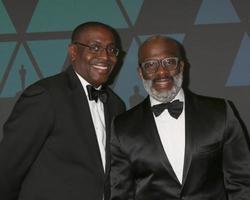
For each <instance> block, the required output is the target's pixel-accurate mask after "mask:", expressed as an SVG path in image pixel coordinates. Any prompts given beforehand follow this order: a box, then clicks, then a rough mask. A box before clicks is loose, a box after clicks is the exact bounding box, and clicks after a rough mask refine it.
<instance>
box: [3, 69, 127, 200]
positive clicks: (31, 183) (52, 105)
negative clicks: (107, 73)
mask: <svg viewBox="0 0 250 200" xmlns="http://www.w3.org/2000/svg"><path fill="white" fill-rule="evenodd" d="M107 93H108V101H107V103H105V104H104V115H105V122H106V134H107V141H109V139H110V134H109V133H110V126H111V119H112V118H113V117H114V116H115V115H117V114H119V113H121V112H123V111H124V109H125V105H124V103H123V102H122V101H121V100H120V98H119V97H118V96H116V95H115V94H114V93H113V92H112V91H111V90H110V89H109V88H107ZM93 123H94V122H93V121H92V118H91V113H90V109H89V105H88V100H87V97H86V95H85V92H84V89H83V87H82V85H81V83H80V80H79V79H78V77H77V75H76V74H75V72H74V71H73V68H72V67H71V66H70V67H69V68H68V69H67V70H66V71H65V72H62V73H60V74H58V75H55V76H53V77H50V78H46V79H43V80H41V81H39V82H37V83H35V84H34V85H32V86H30V87H29V88H27V89H26V90H25V91H24V93H23V94H22V96H21V97H20V99H19V100H18V102H17V103H16V105H15V107H14V109H13V112H12V114H11V116H10V117H9V119H8V120H7V122H6V123H5V125H4V130H3V132H4V137H3V140H2V141H1V143H0V199H1V200H16V199H18V200H103V197H104V193H105V187H108V184H109V180H108V173H105V172H104V169H103V165H102V161H101V155H100V152H99V146H98V142H97V138H96V133H95V128H94V125H93ZM106 147H107V148H106V159H107V162H106V163H107V165H106V169H107V170H106V171H107V172H108V169H109V166H110V162H109V158H110V155H109V152H110V151H109V148H108V147H109V145H106ZM105 194H106V193H105Z"/></svg>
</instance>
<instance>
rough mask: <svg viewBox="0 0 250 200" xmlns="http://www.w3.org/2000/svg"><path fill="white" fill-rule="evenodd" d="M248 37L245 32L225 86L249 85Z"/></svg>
mask: <svg viewBox="0 0 250 200" xmlns="http://www.w3.org/2000/svg"><path fill="white" fill-rule="evenodd" d="M249 52H250V38H249V36H248V35H247V33H245V35H244V37H243V39H242V41H241V46H240V48H239V51H238V54H237V56H236V58H235V60H234V64H233V67H232V70H231V73H230V75H229V77H228V79H227V83H226V86H228V87H230V86H250V56H249Z"/></svg>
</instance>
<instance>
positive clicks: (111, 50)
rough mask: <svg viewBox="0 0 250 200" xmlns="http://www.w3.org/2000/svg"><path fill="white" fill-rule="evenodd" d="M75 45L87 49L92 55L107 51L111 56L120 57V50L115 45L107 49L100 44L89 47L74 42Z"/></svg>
mask: <svg viewBox="0 0 250 200" xmlns="http://www.w3.org/2000/svg"><path fill="white" fill-rule="evenodd" d="M73 44H76V45H80V46H82V47H87V48H88V49H89V51H90V52H91V53H95V54H97V53H100V52H102V51H103V50H105V51H106V52H107V54H108V55H109V56H118V55H119V49H118V48H116V47H115V46H113V45H108V46H106V47H102V46H100V45H98V44H91V45H87V44H83V43H81V42H73Z"/></svg>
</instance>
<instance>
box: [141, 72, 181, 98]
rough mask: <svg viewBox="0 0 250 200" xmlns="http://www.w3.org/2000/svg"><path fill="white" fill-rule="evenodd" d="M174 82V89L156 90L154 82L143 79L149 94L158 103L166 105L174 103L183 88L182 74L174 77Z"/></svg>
mask: <svg viewBox="0 0 250 200" xmlns="http://www.w3.org/2000/svg"><path fill="white" fill-rule="evenodd" d="M173 79H174V82H173V85H172V87H170V88H169V87H166V88H165V89H164V88H162V89H156V88H154V86H153V84H152V80H145V79H143V85H144V88H145V90H146V91H147V93H148V94H149V95H150V96H151V97H153V98H154V99H156V100H157V101H160V102H163V103H166V102H170V101H172V100H173V99H174V98H175V97H176V95H177V94H178V92H179V91H180V89H181V87H182V82H183V75H182V73H180V74H178V75H176V76H174V77H173Z"/></svg>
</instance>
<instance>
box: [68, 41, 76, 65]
mask: <svg viewBox="0 0 250 200" xmlns="http://www.w3.org/2000/svg"><path fill="white" fill-rule="evenodd" d="M68 53H69V57H70V60H71V62H72V61H75V60H76V56H77V47H76V45H74V44H70V45H69V46H68Z"/></svg>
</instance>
